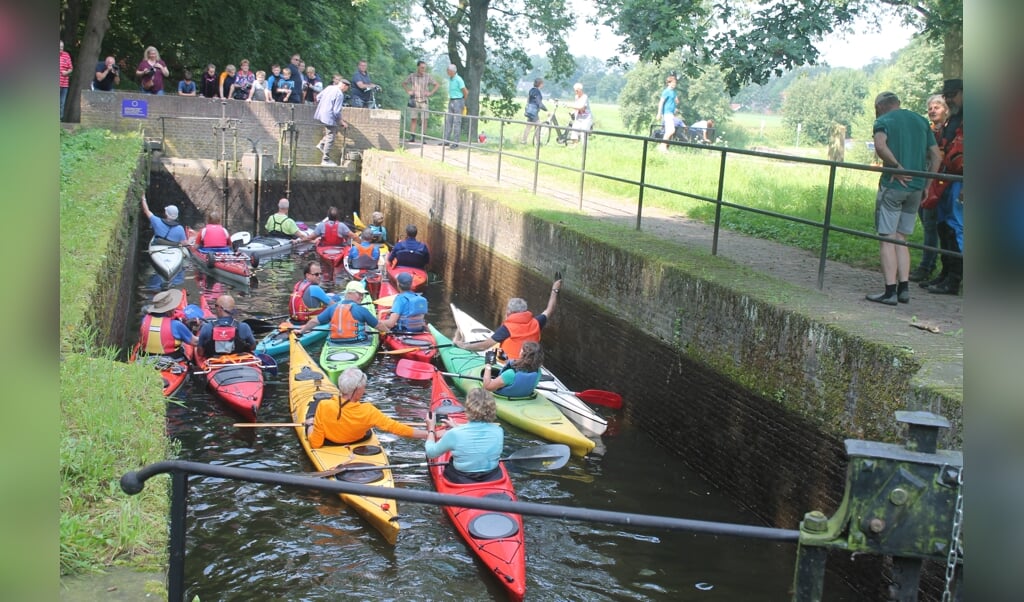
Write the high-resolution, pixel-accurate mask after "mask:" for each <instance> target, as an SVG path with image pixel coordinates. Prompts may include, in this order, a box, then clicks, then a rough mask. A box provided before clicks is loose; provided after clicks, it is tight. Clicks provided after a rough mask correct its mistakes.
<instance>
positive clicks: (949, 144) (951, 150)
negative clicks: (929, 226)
mask: <svg viewBox="0 0 1024 602" xmlns="http://www.w3.org/2000/svg"><path fill="white" fill-rule="evenodd" d="M937 137H939V136H937ZM939 146H940V148H941V150H942V163H939V173H949V174H958V175H962V174H963V173H964V123H963V121H960V122H959V123H958V124H957V126H956V129H954V130H953V131H952V132H951V133H949V132H945V131H943V132H942V135H941V137H939ZM950 184H951V181H950V180H943V179H941V178H936V179H935V180H933V181H932V184H931V186H929V187H928V194H927V195H926V196H925V197H924V200H922V201H921V206H922V207H924V208H925V209H934V208H935V207H936V206H938V204H939V201H940V200H942V197H943V195H944V194H945V193H946V189H947V188H949V185H950Z"/></svg>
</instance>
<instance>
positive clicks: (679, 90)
mask: <svg viewBox="0 0 1024 602" xmlns="http://www.w3.org/2000/svg"><path fill="white" fill-rule="evenodd" d="M686 63H687V61H686V60H684V59H683V58H682V57H681V56H680V55H676V56H675V57H674V58H673V60H672V61H671V62H670V61H663V62H661V63H658V64H653V63H640V64H638V65H637V66H636V67H635V68H634V69H631V70H630V71H629V73H627V74H626V85H625V86H624V87H623V88H622V91H621V93H620V94H619V112H620V114H621V115H622V123H623V125H625V127H626V130H627V131H629V132H632V133H634V134H641V133H642V134H646V133H648V131H649V129H650V126H651V124H652V123H655V122H657V121H658V115H657V109H658V100H659V98H660V96H661V91H662V90H663V89H664V88H665V77H666V76H667V75H668V74H669V73H670V72H672V71H675V72H677V75H678V72H679V71H681V70H682V67H681V66H682V65H685V64H686ZM676 99H677V102H678V106H679V116H680V117H681V118H682V119H683V121H685V122H686V123H693V122H695V121H698V120H701V119H714V120H715V122H716V124H717V126H718V127H722V126H723V125H725V124H726V123H727V122H728V121H729V117H730V115H731V113H732V110H731V109H730V108H729V95H728V93H726V91H725V80H724V75H723V72H722V70H720V69H714V68H707V69H705V70H704V72H703V73H700V74H698V75H697V76H696V77H685V76H680V77H679V81H678V83H677V85H676Z"/></svg>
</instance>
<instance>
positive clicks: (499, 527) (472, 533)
mask: <svg viewBox="0 0 1024 602" xmlns="http://www.w3.org/2000/svg"><path fill="white" fill-rule="evenodd" d="M430 410H431V411H432V412H434V415H435V416H436V417H437V426H436V428H437V430H438V433H439V434H438V436H440V435H441V434H443V432H444V430H446V429H447V428H448V427H447V426H446V425H445V423H444V422H443V421H442V420H441V419H442V418H444V417H447V418H450V419H451V420H452V421H453V422H455V423H458V424H463V423H465V422H466V410H465V408H463V406H462V404H461V403H459V401H458V400H457V399H456V398H455V395H454V393H452V390H451V388H450V387H449V386H448V384H447V383H446V382H445V380H444V378H443V377H442V376H441V374H440V373H439V372H437V371H434V374H433V376H432V381H431V390H430ZM450 460H451V453H450V452H445V453H444V454H442V455H441V456H438V457H437V458H436V459H435V460H433V461H432V463H438V464H440V463H447V462H449V461H450ZM498 466H499V468H500V469H501V478H500V479H498V480H495V481H485V482H482V483H470V484H463V483H453V482H452V481H449V480H448V479H446V478H445V476H444V466H431V467H430V477H431V479H433V481H434V488H435V489H437V491H438V493H447V494H450V495H462V496H466V497H470V498H492V499H503V500H508V501H516V493H515V487H513V485H512V480H511V479H510V478H509V476H508V470H506V469H505V463H504V462H502V463H499V464H498ZM442 508H444V511H445V513H446V514H447V515H448V518H449V519H451V521H452V523H453V524H454V525H455V529H456V530H457V531H458V532H459V536H460V537H462V539H464V540H465V541H466V544H467V545H468V546H469V549H470V550H471V551H472V552H473V553H474V554H475V555H476V557H477V558H479V559H480V562H482V563H484V565H485V566H486V567H487V569H488V572H490V573H491V574H493V575H495V576H497V578H498V582H499V583H501V584H502V585H503V586H504V587H505V589H506V590H507V591H508V595H509V598H510V599H512V600H522V599H523V595H524V594H525V593H526V540H525V537H524V533H523V518H522V517H521V516H520V515H518V514H508V513H505V512H495V511H492V510H477V509H473V508H460V507H457V506H442Z"/></svg>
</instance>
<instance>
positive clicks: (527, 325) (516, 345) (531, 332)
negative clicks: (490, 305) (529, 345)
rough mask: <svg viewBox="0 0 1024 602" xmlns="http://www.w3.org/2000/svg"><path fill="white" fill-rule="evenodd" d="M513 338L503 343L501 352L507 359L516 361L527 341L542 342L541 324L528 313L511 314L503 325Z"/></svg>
mask: <svg viewBox="0 0 1024 602" xmlns="http://www.w3.org/2000/svg"><path fill="white" fill-rule="evenodd" d="M503 326H504V327H505V328H507V329H508V331H509V333H510V334H511V336H510V337H509V338H507V339H505V340H504V341H502V342H501V345H500V347H501V350H502V351H503V352H504V353H505V357H508V358H511V359H516V358H518V357H519V352H520V351H522V349H523V343H525V342H527V341H535V342H537V343H539V342H540V323H539V322H537V319H536V318H534V317H533V314H531V313H530V312H528V311H521V312H518V313H514V314H509V315H508V317H507V318H505V323H504V324H503Z"/></svg>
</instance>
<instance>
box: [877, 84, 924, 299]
mask: <svg viewBox="0 0 1024 602" xmlns="http://www.w3.org/2000/svg"><path fill="white" fill-rule="evenodd" d="M875 116H876V119H875V125H874V127H873V128H872V129H873V131H874V136H875V152H876V153H878V158H879V159H881V160H882V164H883V165H884V166H885V167H890V168H895V169H905V170H910V171H935V170H937V169H938V168H939V162H940V161H941V160H942V157H941V155H940V154H939V147H938V145H936V144H935V136H934V135H933V134H932V131H931V128H930V127H929V125H928V120H927V119H925V118H924V117H922V116H920V115H918V114H917V113H914V112H913V111H908V110H906V109H901V108H900V99H899V97H898V96H896V94H894V93H892V92H882V93H881V94H879V95H878V96H877V97H876V98H875ZM928 182H929V180H928V179H926V178H922V177H916V176H910V175H900V174H891V173H883V174H882V176H881V178H879V181H878V194H877V196H876V198H875V230H876V231H877V232H878V235H879V236H881V237H883V238H885V239H890V240H893V241H895V242H888V241H887V240H882V241H881V243H880V256H881V263H882V276H883V277H884V278H885V290H884V291H883V292H881V293H878V294H876V295H867V296H866V297H865V298H866V299H867V300H868V301H874V302H875V303H882V304H885V305H896V303H897V302H899V303H909V302H910V290H909V289H908V288H907V287H908V286H909V285H910V282H909V280H908V277H909V275H910V249H908V248H907V247H906V246H905V245H902V244H897V243H899V242H904V241H906V240H907V237H908V236H910V235H911V234H913V233H914V225H915V224H916V223H917V208H918V206H919V205H920V204H921V196H922V192H923V191H924V189H925V188H926V187H927V185H928Z"/></svg>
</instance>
